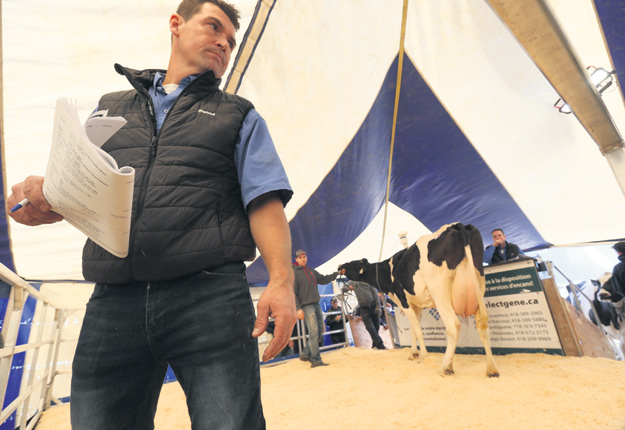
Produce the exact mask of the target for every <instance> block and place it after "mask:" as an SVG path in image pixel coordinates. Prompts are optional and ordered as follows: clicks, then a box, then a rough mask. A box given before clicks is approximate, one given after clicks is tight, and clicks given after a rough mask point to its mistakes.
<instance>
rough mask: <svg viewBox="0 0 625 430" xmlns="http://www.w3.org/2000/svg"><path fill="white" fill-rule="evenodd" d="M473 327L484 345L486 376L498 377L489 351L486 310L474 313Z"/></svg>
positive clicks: (491, 353)
mask: <svg viewBox="0 0 625 430" xmlns="http://www.w3.org/2000/svg"><path fill="white" fill-rule="evenodd" d="M475 327H476V328H477V331H478V333H479V334H480V339H481V340H482V343H483V344H484V351H485V352H486V376H488V377H489V378H493V377H498V376H499V371H498V370H497V366H495V360H494V359H493V352H492V351H491V349H490V336H489V334H488V314H487V313H486V310H484V312H482V310H481V309H478V311H477V312H476V313H475Z"/></svg>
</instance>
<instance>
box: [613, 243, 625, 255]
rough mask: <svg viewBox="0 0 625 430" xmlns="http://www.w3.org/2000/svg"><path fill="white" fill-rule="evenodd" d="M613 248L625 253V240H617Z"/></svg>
mask: <svg viewBox="0 0 625 430" xmlns="http://www.w3.org/2000/svg"><path fill="white" fill-rule="evenodd" d="M612 248H613V249H614V250H615V251H616V252H620V253H621V254H625V242H616V243H615V244H614V245H613V246H612Z"/></svg>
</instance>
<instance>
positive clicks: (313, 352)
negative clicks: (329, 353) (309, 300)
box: [300, 303, 325, 361]
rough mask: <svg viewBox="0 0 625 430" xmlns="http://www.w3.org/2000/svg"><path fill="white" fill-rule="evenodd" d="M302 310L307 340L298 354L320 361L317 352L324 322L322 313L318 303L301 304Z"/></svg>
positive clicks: (319, 355)
mask: <svg viewBox="0 0 625 430" xmlns="http://www.w3.org/2000/svg"><path fill="white" fill-rule="evenodd" d="M302 310H303V311H304V323H306V331H307V332H308V342H307V343H306V346H305V347H304V350H303V351H302V353H301V354H300V355H303V356H305V357H309V358H310V361H321V354H319V338H320V336H321V335H323V330H324V329H325V323H324V322H323V313H322V312H321V306H319V303H313V304H310V305H304V306H302Z"/></svg>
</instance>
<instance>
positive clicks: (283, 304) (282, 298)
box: [248, 192, 295, 361]
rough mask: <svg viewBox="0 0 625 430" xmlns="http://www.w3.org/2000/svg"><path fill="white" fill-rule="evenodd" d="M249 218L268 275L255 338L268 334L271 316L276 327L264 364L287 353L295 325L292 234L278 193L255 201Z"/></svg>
mask: <svg viewBox="0 0 625 430" xmlns="http://www.w3.org/2000/svg"><path fill="white" fill-rule="evenodd" d="M248 215H249V219H250V229H251V230H252V237H254V242H256V246H257V247H258V250H259V251H260V254H261V255H262V256H263V260H264V262H265V266H267V271H268V272H269V284H268V285H267V288H265V292H264V293H263V294H262V296H261V297H260V300H259V301H258V307H257V313H258V317H257V318H256V323H255V324H254V330H253V331H252V336H254V337H258V336H260V335H261V334H263V333H264V332H265V329H267V324H269V316H271V317H273V318H274V319H275V323H276V327H275V329H274V332H273V339H272V340H271V342H270V343H269V346H267V348H266V349H265V352H264V353H263V361H268V360H271V359H272V358H273V357H275V356H276V354H277V353H279V352H280V351H282V350H283V349H284V347H285V346H286V344H287V343H288V342H289V338H290V337H291V333H292V332H293V326H294V325H295V293H294V292H293V282H294V279H295V276H294V275H293V268H292V266H291V233H290V230H289V224H288V222H287V220H286V216H285V215H284V207H283V205H282V200H281V199H280V198H279V196H278V194H277V193H276V192H270V193H267V194H263V195H262V196H259V197H257V198H255V199H254V200H252V201H251V202H250V203H249V205H248Z"/></svg>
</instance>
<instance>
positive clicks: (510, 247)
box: [486, 242, 521, 264]
mask: <svg viewBox="0 0 625 430" xmlns="http://www.w3.org/2000/svg"><path fill="white" fill-rule="evenodd" d="M492 247H493V245H489V246H487V247H486V249H489V248H492ZM519 254H521V249H520V248H519V247H518V246H517V245H515V244H514V243H509V242H506V259H505V260H504V259H503V258H502V257H501V255H500V254H499V252H498V250H495V253H494V254H493V258H492V259H491V261H490V262H487V263H488V264H494V263H501V262H502V261H510V260H512V259H513V258H517V257H518V256H519Z"/></svg>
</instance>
